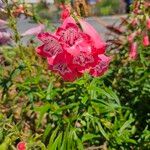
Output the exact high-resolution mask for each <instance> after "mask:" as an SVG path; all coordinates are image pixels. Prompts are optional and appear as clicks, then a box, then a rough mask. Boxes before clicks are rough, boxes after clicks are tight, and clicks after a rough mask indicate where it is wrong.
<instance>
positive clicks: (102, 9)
mask: <svg viewBox="0 0 150 150" xmlns="http://www.w3.org/2000/svg"><path fill="white" fill-rule="evenodd" d="M96 8H97V13H98V14H100V15H112V14H114V13H116V12H118V10H119V2H118V0H112V1H110V0H102V1H100V2H99V3H97V4H96Z"/></svg>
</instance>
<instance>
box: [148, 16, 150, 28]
mask: <svg viewBox="0 0 150 150" xmlns="http://www.w3.org/2000/svg"><path fill="white" fill-rule="evenodd" d="M147 29H150V18H148V19H147Z"/></svg>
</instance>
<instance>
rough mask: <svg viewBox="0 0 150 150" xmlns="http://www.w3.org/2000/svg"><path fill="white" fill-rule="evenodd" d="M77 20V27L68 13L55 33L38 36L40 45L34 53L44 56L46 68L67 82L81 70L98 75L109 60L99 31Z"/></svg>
mask: <svg viewBox="0 0 150 150" xmlns="http://www.w3.org/2000/svg"><path fill="white" fill-rule="evenodd" d="M78 21H79V22H78V24H80V26H79V25H78V24H77V22H76V21H75V19H74V18H72V17H70V16H69V17H67V18H66V19H64V21H63V24H62V25H61V27H59V28H58V29H57V30H56V31H55V32H54V33H52V34H51V33H48V32H46V33H40V34H39V35H38V39H39V40H40V41H42V42H43V45H41V46H39V47H38V48H37V49H36V51H37V53H38V54H39V55H41V56H43V57H45V58H47V62H48V65H49V69H50V70H51V71H53V72H56V73H58V74H60V75H61V76H62V78H63V79H64V80H66V81H74V80H75V79H76V78H79V77H81V76H82V74H83V73H84V72H89V73H90V74H91V75H92V76H96V77H97V76H101V75H102V74H103V73H104V72H105V71H106V70H107V68H108V65H109V62H110V58H109V57H107V56H105V55H104V53H105V48H106V44H105V43H104V42H103V40H102V39H101V37H100V36H99V34H98V33H97V32H96V31H95V29H94V28H93V27H92V26H91V25H90V24H88V23H87V22H85V21H84V20H81V19H78Z"/></svg>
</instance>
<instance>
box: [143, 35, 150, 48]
mask: <svg viewBox="0 0 150 150" xmlns="http://www.w3.org/2000/svg"><path fill="white" fill-rule="evenodd" d="M143 45H144V46H149V45H150V40H149V37H148V35H144V37H143Z"/></svg>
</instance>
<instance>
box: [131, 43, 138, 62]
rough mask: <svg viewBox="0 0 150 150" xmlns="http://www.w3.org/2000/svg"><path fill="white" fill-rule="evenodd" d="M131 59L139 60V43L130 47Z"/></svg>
mask: <svg viewBox="0 0 150 150" xmlns="http://www.w3.org/2000/svg"><path fill="white" fill-rule="evenodd" d="M129 57H130V58H131V59H136V58H137V43H136V42H134V43H131V45H130V52H129Z"/></svg>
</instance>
